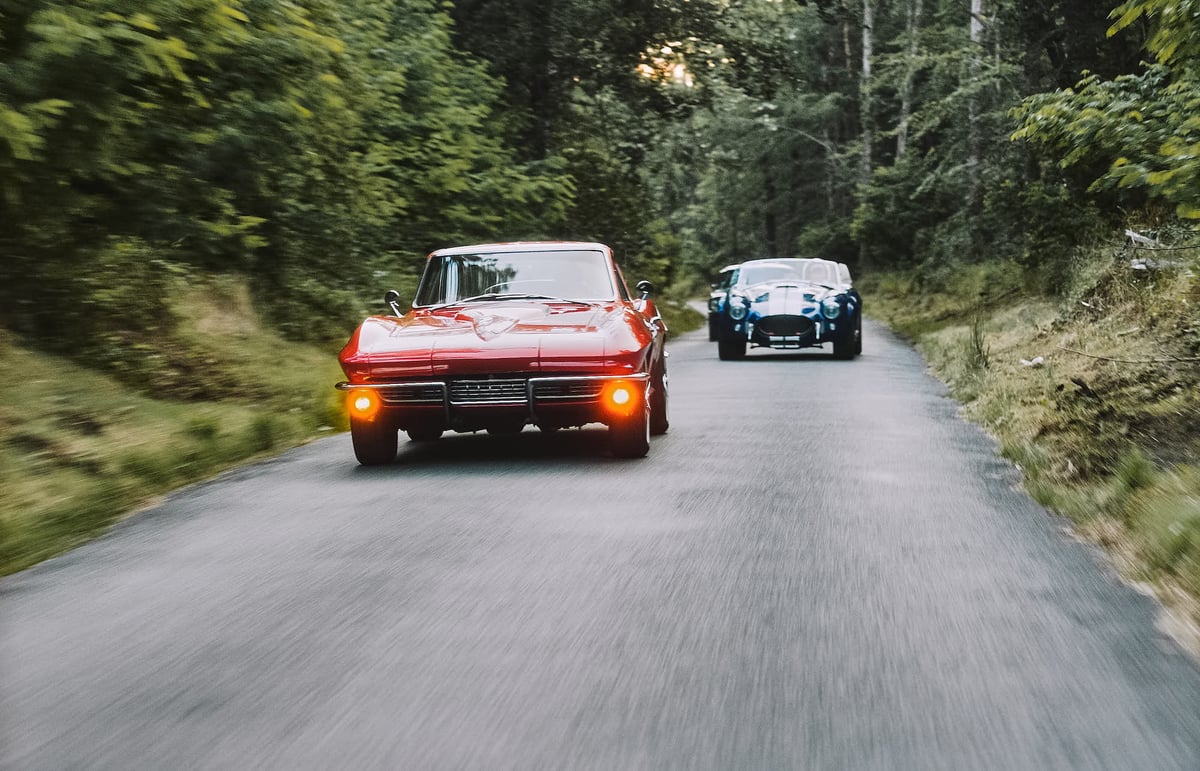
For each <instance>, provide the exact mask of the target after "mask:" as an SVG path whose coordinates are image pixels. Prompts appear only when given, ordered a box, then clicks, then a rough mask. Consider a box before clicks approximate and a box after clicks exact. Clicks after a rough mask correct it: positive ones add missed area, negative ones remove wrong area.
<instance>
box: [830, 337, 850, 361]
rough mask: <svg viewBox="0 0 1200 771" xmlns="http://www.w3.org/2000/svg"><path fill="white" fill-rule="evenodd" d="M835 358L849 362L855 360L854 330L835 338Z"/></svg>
mask: <svg viewBox="0 0 1200 771" xmlns="http://www.w3.org/2000/svg"><path fill="white" fill-rule="evenodd" d="M833 358H835V359H841V360H843V361H847V360H849V359H853V358H854V330H853V329H848V330H846V331H845V332H842V333H841V334H840V335H838V336H837V337H835V338H833Z"/></svg>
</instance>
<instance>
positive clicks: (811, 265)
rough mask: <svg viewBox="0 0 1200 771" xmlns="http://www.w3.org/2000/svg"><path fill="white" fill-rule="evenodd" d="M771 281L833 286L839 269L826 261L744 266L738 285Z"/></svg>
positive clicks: (789, 261) (793, 261)
mask: <svg viewBox="0 0 1200 771" xmlns="http://www.w3.org/2000/svg"><path fill="white" fill-rule="evenodd" d="M771 281H807V282H809V283H813V284H825V285H826V286H833V285H834V284H837V283H838V268H837V264H836V263H833V262H826V261H825V260H788V261H786V262H765V263H761V264H758V265H743V266H742V268H741V275H740V276H739V278H738V283H739V284H741V285H742V286H752V285H754V284H763V283H767V282H771Z"/></svg>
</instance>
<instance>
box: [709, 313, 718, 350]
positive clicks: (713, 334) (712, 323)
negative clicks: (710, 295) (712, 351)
mask: <svg viewBox="0 0 1200 771" xmlns="http://www.w3.org/2000/svg"><path fill="white" fill-rule="evenodd" d="M708 342H710V343H715V342H717V317H716V316H714V315H712V314H711V313H710V314H708Z"/></svg>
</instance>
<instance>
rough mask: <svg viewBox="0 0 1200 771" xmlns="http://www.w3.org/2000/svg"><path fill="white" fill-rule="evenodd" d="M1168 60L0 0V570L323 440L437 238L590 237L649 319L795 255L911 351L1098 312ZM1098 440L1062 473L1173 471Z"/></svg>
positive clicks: (618, 28) (885, 9)
mask: <svg viewBox="0 0 1200 771" xmlns="http://www.w3.org/2000/svg"><path fill="white" fill-rule="evenodd" d="M1198 63H1200V2H1197V1H1196V0H1129V1H1128V2H1125V3H1122V4H1118V3H1116V2H1113V3H1111V4H1110V3H1104V2H1095V0H1020V1H1018V0H892V1H891V2H883V1H882V0H809V1H808V2H804V1H803V0H457V1H456V2H444V1H442V0H0V357H2V359H3V370H4V372H3V377H2V378H0V388H3V389H4V391H3V392H4V394H5V398H4V400H3V406H0V430H2V431H3V434H4V441H3V442H0V482H3V484H4V486H5V488H6V495H5V498H6V502H5V503H4V504H3V505H2V506H0V570H12V569H16V568H19V567H20V566H22V565H25V564H29V563H30V562H32V561H35V560H36V559H38V558H40V557H41V556H45V555H46V554H48V553H53V552H54V551H55V550H56V549H59V548H62V547H63V545H64V544H69V543H70V542H72V541H73V540H77V539H78V538H81V537H85V536H86V535H88V534H90V533H92V532H95V530H96V529H97V528H100V527H103V526H104V525H105V524H107V523H108V522H110V521H112V519H113V518H114V517H115V516H118V515H119V513H120V512H121V511H124V510H127V509H128V508H129V507H130V506H131V505H135V504H136V503H138V502H140V501H143V500H145V496H146V494H147V492H148V491H149V492H153V491H156V490H163V489H168V488H169V487H170V486H171V485H174V484H179V483H181V482H184V481H188V480H191V479H195V478H198V477H201V476H203V475H205V474H207V473H211V471H212V470H213V469H215V468H220V467H222V465H223V464H228V463H229V462H233V461H235V460H238V459H241V458H244V457H246V456H247V455H250V454H253V453H255V452H264V451H269V450H270V449H272V448H273V447H277V446H279V444H280V443H281V442H287V441H292V440H297V439H300V438H303V437H305V436H311V435H312V433H313V432H314V431H316V430H317V429H318V428H325V427H328V426H336V425H337V423H338V420H339V418H338V415H337V408H336V406H331V405H330V404H329V397H330V394H329V389H328V383H327V382H326V381H328V380H330V379H331V378H324V379H322V378H323V377H324V374H328V373H326V372H325V371H324V369H323V367H325V366H326V364H328V363H329V362H332V356H331V352H332V351H333V350H336V346H337V345H339V344H340V342H341V341H343V340H344V339H345V337H346V336H347V334H348V333H349V331H350V330H351V329H353V327H354V325H355V324H356V323H357V322H358V321H359V320H360V319H361V318H362V316H363V315H364V314H366V313H370V312H378V311H379V310H381V307H382V303H381V298H382V295H383V292H384V290H386V289H388V288H397V289H400V290H401V292H402V293H403V294H405V295H407V296H411V292H412V290H413V288H414V285H415V280H416V276H417V272H418V271H419V269H420V266H421V264H422V260H423V256H424V254H425V253H427V252H428V251H430V250H431V249H434V248H438V247H442V246H447V245H455V244H462V243H469V242H479V241H491V240H515V239H540V238H567V239H589V240H592V239H594V240H599V241H603V242H606V243H609V244H611V245H612V246H613V247H614V248H615V249H616V252H617V255H618V258H619V259H620V260H621V262H622V264H623V267H624V270H625V273H626V275H627V276H629V277H630V278H631V279H633V280H637V279H641V278H648V279H650V280H652V281H654V282H655V283H656V284H658V285H659V286H660V287H662V288H664V290H665V292H666V295H667V296H668V298H671V297H673V298H675V299H679V300H682V299H686V298H688V297H694V296H696V295H697V294H702V293H704V292H705V290H706V288H707V281H708V279H709V277H711V275H712V274H713V272H715V270H716V269H718V268H720V267H721V266H722V265H725V264H727V263H732V262H738V261H741V260H744V259H748V258H757V257H771V256H822V257H828V258H831V259H836V260H839V261H844V262H847V263H849V264H851V266H852V267H853V269H854V270H855V275H856V276H859V277H861V278H862V279H864V281H863V284H864V290H865V294H866V296H867V304H868V307H869V308H870V307H872V303H874V307H876V308H878V309H879V311H880V312H882V313H884V314H885V315H887V317H888V318H889V320H891V321H892V322H893V323H896V324H898V325H899V326H900V327H901V328H902V329H905V331H909V332H911V333H913V334H916V333H919V332H922V331H926V330H929V329H935V328H937V327H938V326H939V325H941V326H945V325H948V324H950V323H952V322H959V321H962V319H963V318H965V317H966V316H968V315H971V314H975V317H976V319H977V320H978V318H979V317H980V314H981V313H983V312H984V311H985V310H988V311H989V312H990V309H994V308H995V307H997V306H998V305H1002V304H1003V303H1004V302H1008V301H1012V300H1013V298H1015V297H1020V298H1038V299H1039V300H1045V301H1046V302H1051V303H1057V304H1059V305H1062V304H1063V303H1065V302H1071V303H1073V302H1075V301H1076V300H1078V301H1081V302H1084V303H1085V305H1086V307H1094V306H1093V305H1091V304H1088V303H1089V300H1088V298H1092V299H1095V297H1094V295H1096V293H1097V292H1098V291H1101V290H1103V286H1101V285H1102V284H1103V283H1104V281H1105V280H1108V286H1109V289H1108V290H1104V291H1108V293H1109V297H1108V299H1110V300H1111V299H1112V295H1113V292H1112V291H1111V286H1112V285H1113V277H1114V276H1115V275H1116V274H1115V273H1113V272H1112V271H1111V270H1110V268H1111V265H1110V266H1108V267H1107V268H1105V269H1104V270H1101V271H1100V272H1097V271H1095V270H1091V269H1084V268H1083V267H1081V266H1082V265H1083V264H1084V263H1086V262H1087V259H1088V257H1089V255H1091V256H1095V255H1096V254H1097V253H1098V250H1101V251H1102V250H1103V249H1107V248H1108V247H1109V245H1110V244H1119V243H1120V241H1121V239H1120V238H1119V235H1120V234H1121V233H1122V232H1123V230H1124V229H1125V228H1132V229H1134V230H1136V231H1138V232H1139V233H1141V234H1149V238H1150V239H1151V240H1152V242H1153V243H1154V244H1157V245H1164V244H1165V245H1179V247H1178V248H1179V250H1180V251H1179V252H1178V253H1177V254H1178V255H1181V256H1182V258H1186V259H1192V260H1194V259H1195V257H1194V252H1191V251H1187V249H1190V245H1191V244H1193V243H1195V238H1194V234H1193V230H1192V223H1193V222H1194V221H1195V219H1196V218H1198V217H1200V117H1198V116H1200V67H1198ZM1171 248H1176V247H1175V246H1171ZM1172 254H1176V253H1172ZM1178 259H1179V258H1176V257H1173V258H1172V260H1173V262H1172V264H1174V263H1177V262H1178ZM1109 262H1111V259H1110V260H1109ZM1163 262H1164V264H1166V262H1168V261H1163ZM1106 276H1107V277H1108V278H1107V279H1105V278H1104V277H1106ZM1118 283H1119V282H1118ZM1179 286H1180V287H1182V288H1181V289H1180V290H1179V294H1178V296H1177V297H1175V298H1174V301H1175V302H1177V303H1182V305H1180V306H1179V307H1181V308H1192V309H1194V307H1195V303H1196V302H1198V301H1200V297H1198V296H1196V294H1197V290H1196V287H1195V282H1194V281H1191V282H1190V283H1188V282H1184V283H1183V284H1180V285H1179ZM1137 289H1138V288H1137V287H1134V290H1137ZM1139 291H1140V290H1139ZM1131 296H1132V295H1131ZM1159 297H1161V295H1159ZM938 298H942V299H945V298H950V301H947V302H942V301H940V300H939V299H938ZM1189 302H1191V303H1192V305H1190V306H1189V305H1188V303H1189ZM914 307H916V308H917V309H918V310H917V311H914V309H913V308H914ZM947 308H949V310H946V309H947ZM914 313H915V316H914ZM1054 323H1064V322H1063V318H1062V317H1061V314H1060V316H1059V317H1056V318H1055V319H1053V320H1050V319H1048V320H1047V321H1046V325H1047V326H1049V325H1052V324H1054ZM906 324H907V325H908V326H907V327H906V326H905V325H906ZM1171 324H1173V325H1174V326H1172V328H1171V329H1172V335H1173V336H1172V337H1171V340H1170V341H1169V342H1170V345H1172V346H1175V348H1173V349H1172V350H1173V353H1172V354H1171V356H1172V360H1174V359H1186V358H1188V356H1195V355H1196V354H1197V353H1200V322H1197V321H1196V319H1195V313H1194V310H1188V311H1186V312H1181V313H1179V314H1176V315H1175V316H1173V317H1172V319H1171ZM1160 326H1164V325H1162V324H1160ZM969 331H970V334H969V335H968V336H967V337H966V338H965V343H964V345H965V348H964V347H963V346H959V345H958V343H955V344H954V345H955V346H958V347H957V348H956V349H955V350H958V351H959V353H962V352H963V351H964V350H965V352H966V355H959V356H957V357H956V358H957V359H958V360H965V361H967V362H968V363H970V362H973V364H972V365H971V368H969V369H970V370H971V371H972V372H974V373H975V374H974V375H972V376H971V377H966V376H965V375H964V376H963V377H961V378H959V383H960V385H961V384H962V383H968V382H969V383H970V384H971V385H970V388H971V389H972V392H971V393H969V394H967V396H968V397H975V396H978V395H980V394H984V391H983V390H981V389H982V385H981V384H983V383H985V381H986V380H987V378H986V377H985V375H986V370H988V369H989V350H990V349H989V348H988V343H987V330H986V329H981V328H980V325H979V323H978V321H977V323H976V325H975V328H974V329H973V330H969ZM1180 346H1182V347H1180ZM952 347H953V346H952ZM935 353H936V351H935ZM992 354H993V355H992V359H993V360H994V358H995V356H994V351H992ZM933 358H935V359H936V357H933ZM1143 358H1144V357H1143ZM280 359H283V360H286V361H289V362H291V363H292V364H293V366H292V367H290V368H284V370H285V371H284V372H282V373H281V374H279V375H277V376H276V377H275V378H273V380H272V381H271V382H264V378H263V373H264V372H266V371H272V372H274V371H276V368H277V363H278V360H280ZM264 360H271V362H272V363H271V364H270V366H269V367H264V366H263V361H264ZM935 363H936V362H935ZM992 369H995V368H994V367H992ZM1190 372H1191V374H1189V375H1188V377H1192V380H1189V381H1187V383H1191V384H1192V386H1194V385H1195V382H1194V381H1195V378H1194V377H1193V376H1194V375H1195V372H1194V368H1193V369H1192V370H1191V371H1190ZM314 373H316V374H314ZM981 373H982V374H981ZM333 376H334V377H335V376H336V372H335V373H334V374H333ZM305 377H307V379H305ZM1171 378H1173V379H1171ZM314 379H315V380H319V381H320V382H319V383H318V384H317V385H316V386H312V387H310V385H311V384H310V383H309V381H310V380H314ZM993 379H994V378H993ZM1168 379H1169V380H1170V387H1171V388H1181V387H1182V386H1181V383H1182V382H1183V381H1181V380H1180V376H1179V375H1178V373H1177V372H1176V373H1174V374H1172V375H1171V376H1170V378H1168ZM1185 380H1186V378H1185ZM110 383H112V384H114V385H109V384H110ZM72 384H73V385H72ZM1047 385H1048V387H1056V386H1054V384H1053V383H1048V384H1047ZM1093 385H1094V383H1093ZM1138 385H1139V387H1141V385H1142V384H1141V383H1139V384H1138ZM1184 385H1186V383H1184ZM1085 387H1086V388H1087V390H1088V391H1092V392H1093V393H1094V392H1095V389H1094V388H1092V387H1091V386H1087V385H1086V383H1085ZM314 389H316V390H314ZM1193 390H1194V389H1193ZM318 393H319V394H320V395H314V394H318ZM1172 393H1173V392H1172ZM97 395H99V396H97ZM1052 396H1053V395H1052ZM1085 396H1086V393H1085ZM1038 398H1042V397H1038ZM1053 398H1058V397H1053ZM130 400H135V401H130ZM137 400H140V401H137ZM214 405H223V406H221V407H219V408H218V407H216V406H214ZM256 405H258V406H259V407H260V408H259V409H255V407H256ZM262 405H268V406H269V407H270V409H268V410H263V409H261V406H262ZM314 405H315V406H314ZM1071 409H1072V410H1076V412H1075V413H1072V414H1073V417H1072V418H1071V419H1072V420H1076V421H1078V422H1079V423H1080V424H1085V423H1086V421H1087V420H1094V419H1097V416H1096V415H1094V414H1082V413H1079V412H1078V410H1077V405H1076V406H1075V407H1072V408H1071ZM1097 409H1099V408H1097ZM1060 412H1061V411H1060ZM1181 414H1182V413H1181ZM134 415H153V416H157V417H155V420H157V421H159V422H158V423H155V424H154V426H155V427H153V428H148V427H147V426H146V425H143V424H136V423H134V422H131V421H134V420H135V418H134V417H132V416H134ZM289 416H291V417H289ZM1194 418H1195V416H1192V419H1194ZM1176 424H1177V425H1178V421H1176ZM1195 424H1196V426H1200V420H1195ZM1188 425H1190V424H1188ZM1185 427H1186V426H1185ZM1128 428H1129V426H1128V425H1126V426H1125V428H1124V432H1123V433H1122V434H1121V436H1122V437H1128V435H1129V430H1128ZM1036 431H1042V429H1040V428H1039V429H1036ZM1195 433H1198V434H1200V430H1198V431H1196V432H1195ZM1185 434H1186V432H1184V433H1181V434H1180V435H1181V436H1184V435H1185ZM154 436H159V440H158V441H157V442H155V441H151V439H148V438H147V437H154ZM1122 441H1126V440H1125V439H1122ZM1126 443H1127V444H1130V445H1131V446H1132V449H1130V448H1129V447H1124V446H1122V448H1121V450H1120V452H1115V453H1108V452H1107V449H1106V450H1105V453H1106V454H1103V455H1102V454H1099V453H1093V455H1092V456H1088V455H1087V454H1086V453H1081V454H1080V455H1078V456H1076V457H1074V458H1067V459H1066V462H1067V463H1068V465H1069V466H1070V468H1071V470H1072V471H1071V473H1072V474H1078V473H1081V472H1080V469H1082V470H1083V473H1094V474H1096V475H1097V478H1100V479H1108V478H1109V477H1111V476H1112V475H1114V474H1120V473H1126V475H1127V476H1129V474H1133V476H1132V477H1130V478H1132V479H1134V482H1135V484H1139V485H1142V486H1143V487H1145V486H1146V485H1145V484H1144V480H1142V481H1138V480H1141V479H1142V477H1139V476H1138V475H1137V473H1135V472H1136V469H1137V468H1140V466H1139V465H1138V463H1142V464H1143V465H1145V464H1146V463H1149V464H1150V465H1152V466H1155V467H1156V468H1165V467H1166V466H1167V465H1169V464H1168V461H1169V460H1171V459H1170V458H1166V457H1164V458H1157V459H1155V458H1150V459H1148V460H1147V459H1145V458H1143V460H1142V461H1139V460H1138V458H1139V457H1141V456H1138V455H1136V454H1135V455H1130V454H1129V453H1128V452H1126V450H1129V451H1130V452H1133V451H1140V450H1139V447H1140V446H1142V445H1146V444H1147V442H1145V441H1143V442H1140V443H1139V442H1135V441H1133V440H1128V441H1127V442H1126ZM1027 445H1028V443H1026V442H1024V439H1022V440H1021V442H1017V443H1016V444H1014V445H1013V448H1015V449H1011V450H1010V451H1009V454H1010V456H1012V457H1018V456H1019V457H1020V458H1022V459H1023V460H1024V462H1025V465H1026V466H1029V465H1031V464H1032V461H1031V460H1030V457H1031V455H1030V453H1032V452H1033V451H1032V450H1029V449H1028V446H1033V445H1028V446H1027ZM114 447H115V448H116V449H114ZM1023 448H1024V449H1023ZM1064 457H1065V456H1064ZM1130 458H1133V460H1130ZM1184 459H1185V460H1191V459H1192V456H1191V455H1187V456H1186V457H1185V458H1184ZM1059 460H1061V458H1059ZM1055 462H1057V461H1055ZM1130 464H1132V466H1131V465H1130ZM1045 465H1046V466H1047V468H1051V467H1052V466H1053V462H1050V461H1047V463H1046V464H1045ZM1128 468H1133V469H1134V472H1128ZM1122 469H1126V471H1122ZM1127 472H1128V473H1127ZM1138 473H1140V472H1138ZM1106 475H1107V476H1106ZM38 479H40V480H42V481H41V482H40V483H39V484H35V483H34V482H31V481H30V480H38ZM46 480H50V481H49V482H47V481H46ZM1064 481H1065V482H1066V483H1069V484H1075V482H1077V481H1078V479H1077V478H1072V479H1065V478H1064ZM1188 489H1190V488H1188ZM1185 492H1186V491H1185ZM1190 494H1191V493H1187V495H1190ZM1089 495H1091V498H1090V499H1089V500H1091V501H1092V503H1095V500H1093V499H1094V498H1095V495H1093V494H1089ZM1051 497H1052V496H1051ZM1185 497H1186V496H1185ZM1048 502H1050V503H1052V504H1055V505H1058V506H1059V507H1060V508H1061V507H1064V506H1066V504H1064V503H1063V501H1062V500H1053V501H1048ZM1102 503H1103V502H1102ZM1106 505H1107V504H1106ZM1193 508H1194V507H1193ZM1189 511H1190V510H1189ZM1185 514H1186V512H1185ZM1193 514H1194V516H1193V515H1192V514H1188V515H1187V516H1190V517H1191V518H1190V519H1187V518H1186V517H1185V519H1184V521H1185V522H1186V523H1191V524H1187V525H1186V527H1185V528H1184V531H1182V532H1183V533H1184V535H1183V536H1182V539H1183V540H1182V541H1181V540H1180V538H1181V536H1178V534H1175V535H1174V536H1172V537H1171V538H1173V539H1174V540H1171V538H1168V541H1169V543H1168V544H1167V545H1166V546H1163V547H1162V549H1165V550H1167V551H1171V550H1173V551H1171V554H1173V555H1174V556H1172V557H1171V558H1170V560H1169V561H1168V563H1167V564H1165V567H1164V569H1165V570H1167V571H1168V572H1172V571H1173V572H1174V573H1176V574H1182V573H1186V571H1187V570H1193V569H1194V571H1195V579H1194V583H1195V585H1196V586H1198V587H1200V567H1198V566H1197V565H1200V514H1195V513H1194V512H1193ZM1121 516H1124V515H1121ZM1168 524H1169V525H1170V527H1169V528H1168V529H1172V528H1175V526H1176V525H1177V524H1178V523H1177V522H1176V520H1174V519H1172V520H1170V522H1169V523H1168ZM1163 527H1164V528H1165V527H1167V524H1164V525H1163ZM1187 528H1193V529H1194V532H1193V530H1189V529H1187ZM1159 529H1162V528H1159ZM1156 532H1157V531H1156ZM1171 532H1174V530H1173V529H1172V530H1171ZM1180 543H1182V544H1183V546H1180V545H1179V544H1180ZM1189 544H1190V545H1189ZM1160 551H1161V550H1160ZM1156 553H1157V552H1156ZM1189 560H1191V562H1189ZM1193 563H1196V564H1193ZM1189 566H1191V567H1189Z"/></svg>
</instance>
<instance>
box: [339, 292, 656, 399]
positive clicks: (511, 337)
mask: <svg viewBox="0 0 1200 771" xmlns="http://www.w3.org/2000/svg"><path fill="white" fill-rule="evenodd" d="M631 321H632V320H631V319H630V312H629V311H628V310H627V309H626V308H625V306H623V305H622V304H619V303H604V304H597V305H591V306H583V305H575V304H568V303H543V302H536V301H524V300H522V301H515V300H514V301H501V302H487V303H474V304H471V305H467V306H455V307H451V308H442V309H434V310H428V309H417V310H414V311H411V312H409V313H408V314H406V315H404V316H403V317H400V318H396V317H387V316H372V317H370V318H368V319H367V320H366V321H364V322H363V324H362V325H361V326H360V327H359V329H358V331H357V332H355V334H354V336H353V337H352V338H351V340H350V342H349V343H348V344H347V345H346V348H345V349H343V351H342V356H341V360H342V364H343V368H344V369H346V373H347V375H350V376H351V378H352V379H354V378H355V374H357V375H359V376H360V378H361V379H369V380H390V379H396V378H404V377H423V376H435V377H436V376H446V375H457V374H461V375H471V374H493V373H513V372H527V371H535V372H536V371H541V372H577V371H584V370H587V371H596V370H598V369H600V368H613V367H618V368H621V369H626V367H625V366H623V365H622V362H624V361H625V360H632V359H634V358H637V357H631V356H630V354H631V353H632V352H637V351H641V350H643V349H644V348H645V347H646V345H647V344H648V342H649V333H648V332H646V330H645V329H644V324H640V322H639V323H638V324H631ZM639 325H640V326H641V327H642V329H641V331H642V332H643V333H644V334H645V337H646V339H645V340H639V339H636V338H638V335H637V331H638V326H639ZM631 366H635V365H631ZM352 370H354V371H352Z"/></svg>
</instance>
